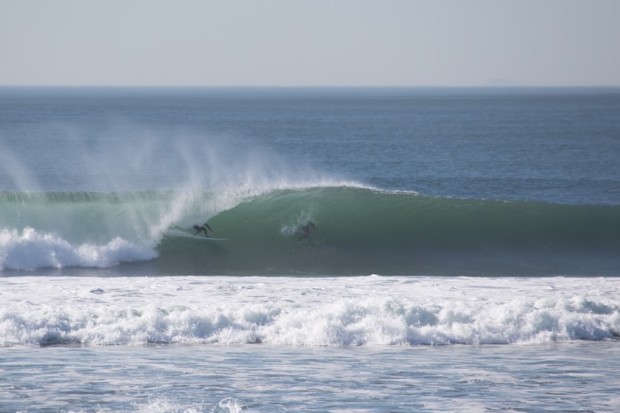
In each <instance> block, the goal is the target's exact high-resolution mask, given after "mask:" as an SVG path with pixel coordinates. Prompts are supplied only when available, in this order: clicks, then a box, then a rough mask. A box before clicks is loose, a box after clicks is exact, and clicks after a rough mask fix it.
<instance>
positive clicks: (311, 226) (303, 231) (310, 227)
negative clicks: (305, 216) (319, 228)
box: [297, 221, 316, 239]
mask: <svg viewBox="0 0 620 413" xmlns="http://www.w3.org/2000/svg"><path fill="white" fill-rule="evenodd" d="M315 229H316V224H315V223H314V222H312V221H308V222H306V223H305V224H304V225H303V226H301V227H300V228H299V229H298V230H297V235H299V239H307V238H308V237H309V236H310V234H312V231H314V230H315Z"/></svg>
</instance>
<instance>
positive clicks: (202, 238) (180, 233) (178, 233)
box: [166, 228, 228, 241]
mask: <svg viewBox="0 0 620 413" xmlns="http://www.w3.org/2000/svg"><path fill="white" fill-rule="evenodd" d="M166 235H168V236H170V237H179V238H191V239H195V240H200V241H228V238H213V237H205V236H204V235H194V234H191V233H189V232H185V231H183V230H180V229H174V228H173V229H169V230H168V231H166Z"/></svg>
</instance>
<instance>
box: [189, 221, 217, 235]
mask: <svg viewBox="0 0 620 413" xmlns="http://www.w3.org/2000/svg"><path fill="white" fill-rule="evenodd" d="M207 229H208V230H209V231H211V232H213V229H211V227H210V226H209V224H207V223H206V222H205V224H204V225H198V224H196V225H194V230H195V231H196V232H195V233H194V235H198V234H200V232H201V231H204V233H205V237H207V238H209V233H208V232H207Z"/></svg>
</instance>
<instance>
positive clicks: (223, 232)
mask: <svg viewBox="0 0 620 413" xmlns="http://www.w3.org/2000/svg"><path fill="white" fill-rule="evenodd" d="M207 219H208V222H209V225H210V226H211V227H212V228H213V229H214V232H213V233H212V235H213V236H214V237H218V238H226V239H227V240H226V241H204V240H198V239H191V238H180V237H176V236H174V235H173V234H172V233H170V232H168V230H169V229H170V228H172V227H175V226H180V227H183V228H190V227H191V225H192V224H195V223H202V222H204V221H205V220H207ZM309 223H312V224H313V225H314V226H310V227H308V228H307V230H306V232H304V226H306V225H308V224H309ZM619 233H620V206H600V205H559V204H549V203H539V202H503V201H495V200H474V199H451V198H434V197H428V196H421V195H418V194H415V193H411V192H386V191H380V190H375V189H371V188H365V187H359V186H351V185H343V186H308V187H298V188H293V189H278V190H273V191H268V192H264V193H258V194H248V193H242V194H240V193H233V194H231V193H222V194H213V193H198V194H197V193H193V192H192V193H190V192H174V191H145V192H129V193H87V192H62V193H3V194H0V268H2V269H3V270H5V271H7V270H32V269H37V268H67V267H88V268H110V267H117V271H119V272H130V273H131V272H132V271H137V272H139V273H145V272H146V273H154V274H222V275H226V274H241V275H313V274H321V275H325V274H333V275H349V274H350V275H356V274H370V273H380V274H429V275H430V274H455V273H457V274H484V275H486V274H496V275H551V274H566V275H570V274H576V275H596V274H601V275H606V274H611V275H617V273H618V268H620V258H619V257H620V237H619V236H618V234H619ZM127 263H134V264H132V265H131V267H127V265H120V266H119V264H127Z"/></svg>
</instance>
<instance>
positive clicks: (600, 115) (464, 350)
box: [0, 88, 620, 412]
mask: <svg viewBox="0 0 620 413" xmlns="http://www.w3.org/2000/svg"><path fill="white" fill-rule="evenodd" d="M619 159H620V90H618V89H338V88H334V89H320V88H319V89H251V88H245V89H244V88H242V89H148V88H145V89H113V88H112V89H110V88H64V89H63V88H59V89H56V88H49V89H46V88H0V411H7V412H17V411H19V412H39V411H44V412H57V411H73V412H108V411H123V412H125V411H126V412H129V411H135V412H203V411H204V412H240V411H248V412H249V411H256V412H284V411H310V412H315V411H316V412H319V411H320V412H387V411H390V412H410V411H423V412H433V411H469V412H491V411H524V412H541V411H549V412H551V411H553V412H557V411H566V412H568V411H571V412H576V411H579V412H586V411H596V412H613V411H617V410H618V409H619V408H620V399H618V397H617V396H616V394H617V393H618V389H619V388H620V376H619V375H618V366H617V363H616V362H615V360H617V359H618V357H617V353H618V337H620V301H619V299H618V297H619V296H620V295H619V294H620V284H619V280H620V279H619V278H618V275H620V235H619V234H620V162H618V160H619ZM205 222H208V224H209V226H210V227H211V228H212V229H213V231H212V232H210V233H209V235H210V236H211V237H216V238H224V239H225V240H223V241H215V240H207V239H205V238H204V235H201V236H202V238H200V239H193V238H191V237H190V234H191V233H192V232H193V231H192V229H191V227H192V225H194V224H203V223H205ZM311 223H312V225H310V224H311ZM182 231H186V232H182ZM181 235H183V236H181ZM377 274H378V275H377Z"/></svg>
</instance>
